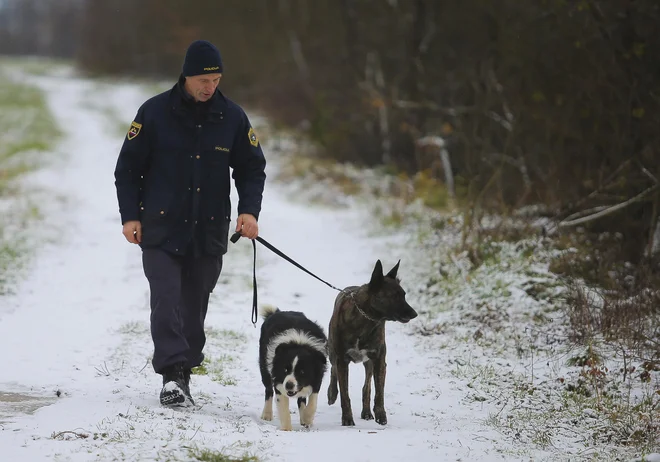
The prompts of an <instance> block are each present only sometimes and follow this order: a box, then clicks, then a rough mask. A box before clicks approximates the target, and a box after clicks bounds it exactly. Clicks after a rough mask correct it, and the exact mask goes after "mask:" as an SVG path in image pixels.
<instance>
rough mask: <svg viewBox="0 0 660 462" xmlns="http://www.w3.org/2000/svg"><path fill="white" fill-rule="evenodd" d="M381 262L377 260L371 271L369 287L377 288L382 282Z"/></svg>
mask: <svg viewBox="0 0 660 462" xmlns="http://www.w3.org/2000/svg"><path fill="white" fill-rule="evenodd" d="M383 279H384V276H383V264H382V263H381V262H380V260H378V261H377V262H376V266H375V267H374V271H373V273H371V281H369V288H370V289H378V288H379V287H380V286H381V285H382V284H383Z"/></svg>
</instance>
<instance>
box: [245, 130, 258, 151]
mask: <svg viewBox="0 0 660 462" xmlns="http://www.w3.org/2000/svg"><path fill="white" fill-rule="evenodd" d="M248 139H249V140H250V144H251V145H252V146H254V147H255V148H256V147H257V146H259V138H257V134H256V133H255V132H254V129H253V128H252V127H250V130H248Z"/></svg>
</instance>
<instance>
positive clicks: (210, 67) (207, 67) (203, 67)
mask: <svg viewBox="0 0 660 462" xmlns="http://www.w3.org/2000/svg"><path fill="white" fill-rule="evenodd" d="M215 73H219V74H222V58H221V57H220V51H218V49H217V48H216V47H215V45H213V44H212V43H211V42H207V41H206V40H196V41H194V42H193V43H191V44H190V46H189V47H188V50H187V51H186V57H185V59H184V60H183V76H184V77H188V76H191V75H201V74H215Z"/></svg>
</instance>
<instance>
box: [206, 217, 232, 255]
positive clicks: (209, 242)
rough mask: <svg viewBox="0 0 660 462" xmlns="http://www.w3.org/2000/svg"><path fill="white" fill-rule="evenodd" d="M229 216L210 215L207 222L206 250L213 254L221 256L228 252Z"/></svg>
mask: <svg viewBox="0 0 660 462" xmlns="http://www.w3.org/2000/svg"><path fill="white" fill-rule="evenodd" d="M229 223H230V220H229V216H228V215H221V216H219V217H216V216H210V217H208V218H207V222H206V239H205V242H206V249H205V250H206V252H207V253H209V254H211V255H216V256H221V255H224V254H225V253H227V242H228V241H229Z"/></svg>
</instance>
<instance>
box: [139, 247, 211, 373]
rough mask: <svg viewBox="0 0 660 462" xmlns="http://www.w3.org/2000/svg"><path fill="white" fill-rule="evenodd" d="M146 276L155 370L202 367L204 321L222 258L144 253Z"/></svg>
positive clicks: (143, 263)
mask: <svg viewBox="0 0 660 462" xmlns="http://www.w3.org/2000/svg"><path fill="white" fill-rule="evenodd" d="M142 265H143V268H144V274H145V276H146V277H147V280H148V281H149V288H150V292H151V294H150V302H151V338H152V340H153V343H154V357H153V360H152V365H153V368H154V370H155V371H156V372H157V373H159V374H161V373H162V372H163V369H165V368H166V367H168V366H171V365H173V364H176V363H183V365H184V367H185V368H188V369H191V368H193V367H196V366H199V365H200V364H201V363H202V360H203V359H204V354H203V353H202V350H203V349H204V344H205V343H206V335H205V334H204V320H205V318H206V312H207V309H208V304H209V296H210V294H211V292H212V291H213V288H214V287H215V285H216V283H217V282H218V278H219V277H220V271H221V270H222V257H216V256H211V255H200V256H195V255H194V253H193V252H189V253H188V254H187V255H185V256H179V255H173V254H171V253H168V252H166V251H164V250H161V249H150V248H146V249H143V250H142Z"/></svg>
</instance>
